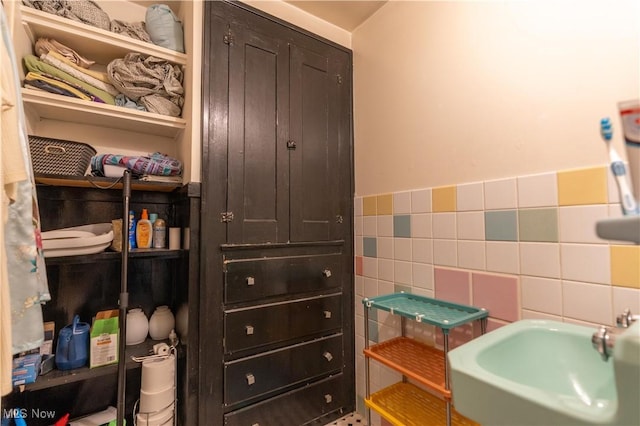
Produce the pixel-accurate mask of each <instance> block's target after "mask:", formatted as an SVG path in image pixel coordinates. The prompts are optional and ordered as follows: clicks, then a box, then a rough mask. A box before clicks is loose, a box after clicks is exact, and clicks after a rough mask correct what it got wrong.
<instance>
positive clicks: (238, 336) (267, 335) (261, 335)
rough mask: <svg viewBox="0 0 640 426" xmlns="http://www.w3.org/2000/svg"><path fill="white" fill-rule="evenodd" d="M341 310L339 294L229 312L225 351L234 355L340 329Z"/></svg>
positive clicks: (225, 318)
mask: <svg viewBox="0 0 640 426" xmlns="http://www.w3.org/2000/svg"><path fill="white" fill-rule="evenodd" d="M341 313H342V296H341V295H339V294H338V295H333V296H326V297H314V298H309V299H302V300H297V301H292V302H287V303H274V304H270V305H263V306H258V307H255V308H244V309H236V310H233V311H227V312H225V313H224V321H225V327H224V328H225V338H224V345H225V352H226V353H228V354H231V353H234V352H237V351H240V350H245V349H251V348H258V347H260V346H265V345H269V344H274V343H279V342H284V341H288V340H293V339H299V338H301V337H304V336H307V335H314V334H317V333H323V332H327V331H330V330H336V329H339V328H340V326H341V324H342V314H341Z"/></svg>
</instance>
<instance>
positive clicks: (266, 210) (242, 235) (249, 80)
mask: <svg viewBox="0 0 640 426" xmlns="http://www.w3.org/2000/svg"><path fill="white" fill-rule="evenodd" d="M231 33H232V34H233V41H232V42H231V43H230V47H229V147H228V181H227V191H228V192H227V197H228V198H227V211H229V212H233V216H234V217H233V220H231V221H230V222H229V224H228V234H227V237H228V238H227V242H229V243H263V242H286V241H287V240H288V238H289V195H288V190H287V188H288V181H289V169H288V155H287V146H286V133H285V132H286V129H287V126H288V123H287V120H288V117H287V114H284V113H283V111H288V105H287V104H288V98H287V88H288V79H289V72H288V68H287V64H288V46H287V43H286V41H283V40H278V39H274V38H271V37H269V36H266V35H264V34H261V33H259V32H256V31H254V30H252V29H250V28H245V27H239V26H236V27H233V26H232V27H231Z"/></svg>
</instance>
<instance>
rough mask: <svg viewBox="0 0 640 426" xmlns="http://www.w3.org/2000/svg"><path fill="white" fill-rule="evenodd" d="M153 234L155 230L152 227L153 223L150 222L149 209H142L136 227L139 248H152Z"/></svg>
mask: <svg viewBox="0 0 640 426" xmlns="http://www.w3.org/2000/svg"><path fill="white" fill-rule="evenodd" d="M152 232H153V229H152V227H151V221H150V220H149V213H148V212H147V209H142V214H141V215H140V220H138V225H136V243H137V245H138V248H149V247H151V238H152V236H153V233H152Z"/></svg>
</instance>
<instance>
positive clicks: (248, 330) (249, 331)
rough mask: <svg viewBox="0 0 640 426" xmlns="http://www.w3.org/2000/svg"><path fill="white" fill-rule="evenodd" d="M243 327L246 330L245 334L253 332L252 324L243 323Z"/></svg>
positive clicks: (248, 334)
mask: <svg viewBox="0 0 640 426" xmlns="http://www.w3.org/2000/svg"><path fill="white" fill-rule="evenodd" d="M244 329H245V331H246V332H247V336H251V335H252V334H253V326H252V325H245V326H244Z"/></svg>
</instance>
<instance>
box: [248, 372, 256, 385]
mask: <svg viewBox="0 0 640 426" xmlns="http://www.w3.org/2000/svg"><path fill="white" fill-rule="evenodd" d="M246 377H247V384H248V385H249V386H251V385H252V384H254V383H255V382H256V378H255V376H254V375H253V374H251V373H247V376H246Z"/></svg>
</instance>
